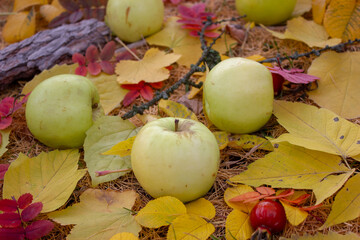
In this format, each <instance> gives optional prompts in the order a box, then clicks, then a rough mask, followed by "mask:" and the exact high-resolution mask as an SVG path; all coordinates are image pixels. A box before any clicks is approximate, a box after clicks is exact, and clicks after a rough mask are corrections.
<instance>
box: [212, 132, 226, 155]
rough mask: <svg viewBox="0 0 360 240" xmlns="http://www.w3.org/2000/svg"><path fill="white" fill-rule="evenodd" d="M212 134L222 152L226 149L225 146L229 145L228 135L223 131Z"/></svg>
mask: <svg viewBox="0 0 360 240" xmlns="http://www.w3.org/2000/svg"><path fill="white" fill-rule="evenodd" d="M213 134H214V136H215V138H216V141H217V143H218V145H219V149H220V150H223V149H224V148H226V147H227V145H228V144H229V133H227V132H224V131H217V132H213Z"/></svg>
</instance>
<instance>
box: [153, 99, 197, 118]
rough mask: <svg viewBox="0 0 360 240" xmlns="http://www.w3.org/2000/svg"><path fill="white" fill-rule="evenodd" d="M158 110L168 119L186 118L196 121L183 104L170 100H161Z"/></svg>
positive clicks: (193, 114) (194, 116)
mask: <svg viewBox="0 0 360 240" xmlns="http://www.w3.org/2000/svg"><path fill="white" fill-rule="evenodd" d="M159 109H160V110H161V111H163V112H165V113H166V115H168V116H169V117H175V118H176V117H177V118H187V119H192V120H195V121H198V119H197V117H196V115H195V113H193V112H192V111H191V110H190V109H188V108H187V107H185V106H184V105H183V104H180V103H177V102H174V101H172V100H164V99H161V100H160V102H159Z"/></svg>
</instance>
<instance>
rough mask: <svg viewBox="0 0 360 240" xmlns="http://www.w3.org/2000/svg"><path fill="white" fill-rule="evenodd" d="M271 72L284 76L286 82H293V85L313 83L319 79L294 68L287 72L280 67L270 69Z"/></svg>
mask: <svg viewBox="0 0 360 240" xmlns="http://www.w3.org/2000/svg"><path fill="white" fill-rule="evenodd" d="M268 69H269V70H270V72H272V73H275V74H278V75H280V76H282V77H283V78H284V79H285V80H287V81H289V82H292V83H303V84H307V83H311V82H314V81H315V80H318V79H319V78H318V77H316V76H312V75H308V74H306V73H303V72H304V70H302V69H298V68H293V69H291V70H286V69H283V68H280V67H268Z"/></svg>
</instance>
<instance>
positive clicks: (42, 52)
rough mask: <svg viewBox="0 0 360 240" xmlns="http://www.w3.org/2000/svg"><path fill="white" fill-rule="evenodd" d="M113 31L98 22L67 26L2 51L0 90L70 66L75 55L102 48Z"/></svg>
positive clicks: (38, 35) (0, 53)
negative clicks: (62, 64) (54, 69)
mask: <svg viewBox="0 0 360 240" xmlns="http://www.w3.org/2000/svg"><path fill="white" fill-rule="evenodd" d="M109 38H110V30H109V28H108V27H107V26H106V24H105V23H104V22H101V21H98V20H96V19H88V20H83V21H81V22H78V23H73V24H66V25H62V26H60V27H57V28H54V29H48V30H44V31H41V32H38V33H36V34H35V35H33V36H32V37H30V38H27V39H25V40H23V41H21V42H18V43H14V44H11V45H9V46H7V47H6V48H4V49H2V50H0V90H3V89H5V88H6V87H7V86H8V85H10V84H11V83H13V82H15V81H17V80H20V79H21V80H29V79H31V78H33V76H34V75H35V74H38V73H39V72H41V71H43V70H45V69H49V68H51V67H52V66H54V65H55V64H60V63H64V62H69V60H71V56H72V55H73V54H74V53H77V52H81V53H84V52H85V51H86V49H87V47H88V46H90V45H91V44H94V45H96V46H98V45H100V46H103V45H104V44H105V43H106V42H107V41H108V39H109Z"/></svg>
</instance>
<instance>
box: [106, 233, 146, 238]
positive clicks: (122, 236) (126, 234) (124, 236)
mask: <svg viewBox="0 0 360 240" xmlns="http://www.w3.org/2000/svg"><path fill="white" fill-rule="evenodd" d="M110 240H139V238H138V237H137V236H135V235H134V234H133V233H129V232H122V233H117V234H115V235H114V236H112V237H111V238H110Z"/></svg>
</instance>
